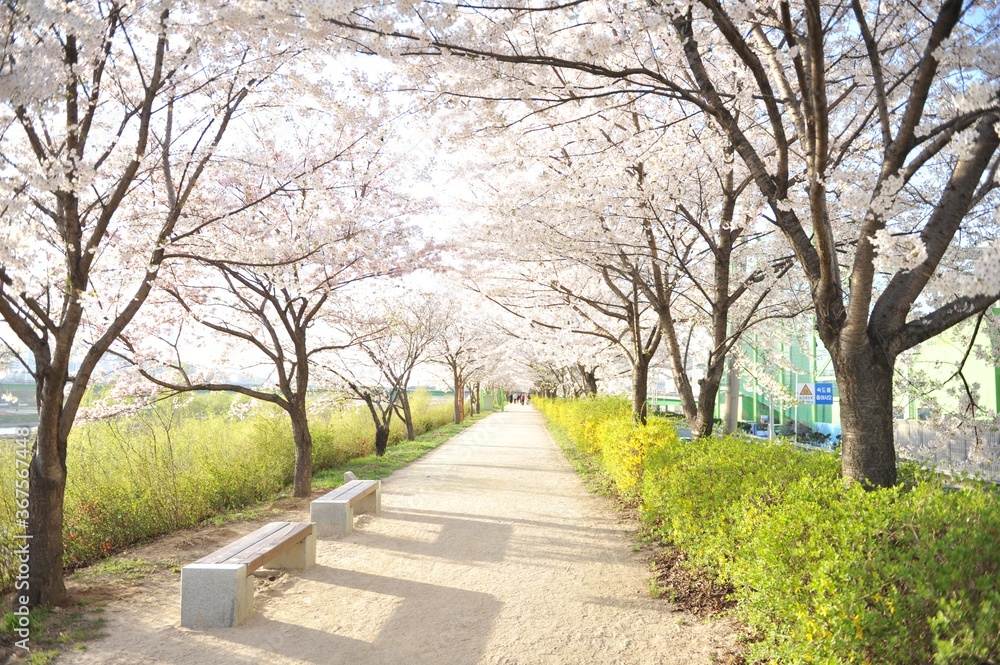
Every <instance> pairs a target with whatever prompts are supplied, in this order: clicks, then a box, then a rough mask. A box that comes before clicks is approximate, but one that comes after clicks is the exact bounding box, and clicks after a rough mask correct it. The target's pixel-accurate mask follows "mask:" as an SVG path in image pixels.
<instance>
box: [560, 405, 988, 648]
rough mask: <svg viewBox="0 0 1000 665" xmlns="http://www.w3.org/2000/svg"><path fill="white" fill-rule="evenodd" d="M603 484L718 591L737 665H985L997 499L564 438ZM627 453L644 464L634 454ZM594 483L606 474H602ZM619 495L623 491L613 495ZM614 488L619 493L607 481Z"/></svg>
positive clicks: (730, 449) (609, 428)
mask: <svg viewBox="0 0 1000 665" xmlns="http://www.w3.org/2000/svg"><path fill="white" fill-rule="evenodd" d="M542 408H543V411H545V412H546V413H549V412H553V413H556V414H560V417H561V418H563V419H564V423H565V424H563V423H560V425H561V426H563V427H564V428H565V429H567V431H568V430H570V429H573V428H574V427H575V431H578V432H580V431H594V429H595V428H596V431H597V432H598V436H596V437H595V438H594V439H593V440H590V441H587V442H578V445H580V447H581V448H585V449H593V450H596V451H598V452H599V453H600V454H596V455H595V456H594V458H595V459H596V460H597V461H598V462H599V463H601V464H602V465H603V466H604V467H605V468H609V467H614V466H617V468H618V470H617V471H616V472H615V473H614V474H613V475H617V476H618V477H620V478H626V479H629V478H635V477H636V473H635V461H636V459H637V458H639V457H640V456H643V455H644V459H645V464H644V469H643V471H642V474H641V478H642V481H641V482H642V484H641V510H642V514H643V517H644V519H645V520H646V521H647V523H648V525H649V527H650V529H651V530H652V531H653V533H655V534H658V535H659V536H660V537H661V538H663V539H664V540H669V541H671V542H673V543H675V544H676V545H678V546H680V547H682V548H683V549H684V550H685V552H686V554H687V558H688V560H689V562H691V565H693V566H695V567H697V568H699V569H702V570H705V571H707V572H709V573H710V574H712V575H714V576H715V577H717V578H718V579H719V580H721V581H725V582H728V583H730V584H732V586H733V587H734V589H735V591H734V598H735V600H736V601H737V610H736V611H737V613H738V615H739V617H740V618H741V620H742V621H743V622H744V623H745V624H746V625H747V626H748V627H749V628H750V630H751V632H752V633H753V634H754V635H755V638H756V639H755V640H753V641H752V643H751V647H750V651H751V653H750V660H751V662H755V663H757V662H767V663H825V664H827V665H834V664H840V663H877V664H888V665H917V664H920V663H937V664H938V665H945V664H947V665H959V664H962V665H965V664H968V665H973V664H977V665H978V664H982V663H996V662H1000V585H998V584H997V580H998V579H1000V495H998V491H997V488H996V487H993V486H985V485H976V484H974V483H969V484H968V486H967V487H966V488H965V489H961V490H958V491H953V490H951V489H949V488H946V487H944V486H942V485H941V483H940V482H939V481H938V480H937V479H936V478H934V477H933V476H932V475H931V474H929V473H927V472H922V471H918V470H915V468H913V467H905V468H904V469H903V470H902V471H903V473H901V475H902V476H903V477H907V478H910V479H912V480H911V481H910V483H909V484H908V485H906V486H901V487H896V488H892V489H887V490H878V491H870V492H866V491H864V490H863V489H862V488H861V487H860V486H859V485H858V484H856V483H854V484H845V483H844V481H843V480H842V479H841V478H840V475H839V466H840V461H839V459H838V458H837V456H836V455H835V454H830V453H815V452H807V451H802V450H799V449H797V448H794V447H792V446H789V445H784V444H781V443H777V444H776V443H766V442H757V441H750V440H746V439H742V438H739V437H724V438H709V439H701V440H698V441H694V442H689V443H681V442H678V441H677V440H676V438H675V437H672V436H670V434H669V433H668V434H667V435H666V436H663V438H662V440H656V438H657V436H662V435H658V434H657V433H656V429H657V428H658V427H659V424H658V423H657V422H656V421H652V422H653V424H652V427H650V428H647V432H648V436H649V438H650V439H652V440H653V441H652V442H650V443H637V442H636V440H635V437H636V435H635V434H634V433H632V432H631V431H630V430H629V428H628V427H627V426H626V424H625V423H624V422H622V420H621V419H620V417H618V416H612V417H609V418H608V419H607V420H606V421H605V422H604V424H603V425H601V424H596V425H595V424H594V423H593V422H590V423H588V427H589V429H585V428H584V427H583V425H582V424H581V423H579V422H578V423H576V424H575V425H573V424H572V423H566V422H565V420H566V419H568V418H572V417H574V415H573V414H575V413H576V414H578V415H577V416H576V417H577V418H579V419H581V420H582V419H589V417H588V416H586V415H583V414H584V413H585V411H578V408H579V407H576V406H573V405H566V404H558V403H556V404H547V403H545V404H544V405H543V406H542ZM640 451H645V452H644V453H643V452H640ZM609 470H610V469H609ZM629 482H630V481H628V480H626V481H625V486H626V487H628V483H629ZM616 484H621V483H620V481H619V480H617V479H616Z"/></svg>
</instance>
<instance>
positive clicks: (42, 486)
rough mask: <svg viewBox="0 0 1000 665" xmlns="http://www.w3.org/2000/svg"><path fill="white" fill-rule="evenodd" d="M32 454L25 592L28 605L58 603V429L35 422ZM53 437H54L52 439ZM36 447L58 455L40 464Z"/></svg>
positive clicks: (61, 461) (62, 485)
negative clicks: (49, 461) (35, 436)
mask: <svg viewBox="0 0 1000 665" xmlns="http://www.w3.org/2000/svg"><path fill="white" fill-rule="evenodd" d="M39 425H40V426H39V429H38V439H37V440H36V442H35V450H36V452H35V455H34V457H33V458H32V460H31V466H30V467H29V470H28V484H29V489H28V493H29V497H30V503H29V504H28V524H27V529H26V531H27V538H26V539H25V540H23V541H21V542H20V543H19V544H18V545H19V546H20V545H24V546H25V547H26V548H27V550H26V551H25V552H24V554H25V555H26V559H27V563H28V588H27V590H25V591H19V592H18V595H27V597H28V605H29V606H30V607H40V606H42V605H59V604H61V603H63V602H65V601H66V585H65V584H64V583H63V576H62V570H63V501H64V498H65V496H66V441H65V440H59V437H58V429H57V428H48V427H42V426H41V423H39ZM51 439H54V440H55V441H52V440H51ZM40 448H47V449H50V450H56V451H58V459H57V460H56V461H55V462H54V463H51V464H43V456H40V455H39V454H38V452H37V451H38V450H39V449H40Z"/></svg>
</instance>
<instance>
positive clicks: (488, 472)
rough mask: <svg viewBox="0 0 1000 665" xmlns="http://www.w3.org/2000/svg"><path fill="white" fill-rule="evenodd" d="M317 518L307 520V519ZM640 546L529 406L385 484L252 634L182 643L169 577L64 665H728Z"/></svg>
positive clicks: (269, 600)
mask: <svg viewBox="0 0 1000 665" xmlns="http://www.w3.org/2000/svg"><path fill="white" fill-rule="evenodd" d="M302 507H304V504H303V505H302ZM302 507H300V512H299V513H291V515H292V517H291V518H292V519H308V517H307V513H306V512H305V510H302ZM295 515H298V517H295ZM275 519H278V518H275ZM268 521H269V520H268ZM246 527H247V528H246V531H249V530H252V529H253V528H256V525H253V524H251V525H246ZM633 531H634V525H629V524H622V523H621V522H620V520H619V517H618V515H617V513H616V512H615V511H614V510H612V508H611V506H610V505H609V503H608V501H607V500H606V499H604V498H601V497H598V496H595V495H593V494H590V493H589V492H588V491H587V490H586V489H585V487H584V486H583V484H582V483H581V481H580V479H579V478H578V477H577V475H576V474H575V472H574V471H573V469H572V468H571V467H570V465H569V464H568V463H567V462H566V460H565V459H564V458H563V456H562V454H561V452H560V451H559V450H558V447H557V446H556V445H555V443H554V442H553V441H552V439H551V437H550V436H549V434H548V432H547V431H546V429H545V425H544V420H543V418H542V417H541V415H540V414H539V413H538V412H537V411H535V410H534V409H532V408H531V407H530V406H528V407H520V406H516V405H515V406H513V407H508V409H507V411H505V412H503V413H497V414H494V415H492V416H490V417H489V418H487V419H485V420H484V421H482V422H480V423H478V424H476V425H475V426H473V427H472V428H470V429H468V430H466V431H465V432H463V433H462V434H461V435H459V436H458V437H456V438H455V439H453V440H451V441H450V442H448V443H446V444H444V445H443V446H441V447H440V448H438V449H437V450H435V451H434V452H432V453H431V454H429V455H427V456H426V457H424V458H422V459H421V460H419V461H417V462H415V463H414V464H412V465H410V466H408V467H407V468H405V469H402V470H400V471H397V472H395V473H394V474H393V475H392V476H391V477H390V478H388V479H386V480H384V481H383V482H382V512H381V513H379V514H378V515H377V516H367V515H366V516H362V517H360V518H359V519H358V521H357V525H356V528H355V531H354V533H353V534H351V535H350V536H348V537H346V538H342V539H339V540H326V541H323V540H321V541H319V546H318V551H317V562H316V563H317V565H316V567H314V568H312V569H311V570H308V571H305V572H304V573H299V572H293V573H289V574H281V575H278V576H276V577H275V579H274V580H273V581H269V580H267V579H264V580H262V581H259V582H258V583H259V585H260V586H258V591H257V594H256V598H255V601H254V611H253V613H252V614H251V616H250V617H249V618H248V619H247V620H246V621H245V622H244V623H243V624H241V625H240V626H239V627H237V628H230V629H213V630H188V629H185V628H181V627H180V626H179V619H180V603H179V576H178V575H176V574H173V575H166V574H164V575H163V576H162V578H163V579H162V580H161V581H160V582H159V583H158V584H157V583H151V584H148V585H146V586H148V587H149V588H144V589H142V590H141V591H140V592H139V593H135V594H133V595H131V596H130V597H128V598H127V599H125V600H123V601H119V602H117V603H113V604H112V605H111V606H109V608H108V614H109V616H108V626H107V630H108V633H109V635H108V637H106V638H103V639H102V640H99V641H97V642H94V643H91V644H89V645H88V648H87V650H86V651H85V652H83V653H80V654H74V655H73V656H71V657H69V658H66V659H65V660H64V661H61V662H70V663H78V664H81V665H83V664H87V665H93V664H95V663H100V664H102V665H103V664H109V663H121V664H126V663H127V664H128V665H135V664H138V663H157V664H160V663H163V664H168V663H169V664H171V665H211V664H214V663H227V664H229V663H233V664H237V663H238V664H244V663H245V664H247V665H250V664H254V665H256V664H258V663H268V664H270V663H296V664H300V663H305V664H320V663H323V664H334V663H350V664H352V665H390V664H391V665H414V664H417V665H419V664H423V663H427V664H428V665H430V664H434V665H448V664H455V665H459V664H462V665H465V664H468V665H474V664H487V663H488V664H491V665H540V664H554V665H576V664H609V665H610V664H613V663H622V664H624V663H649V664H661V663H662V664H667V663H678V664H685V665H688V664H692V663H710V662H725V661H726V660H728V658H727V656H728V655H729V654H731V653H732V652H733V650H734V645H735V641H736V640H735V636H734V631H733V626H732V625H731V624H730V623H729V622H727V621H712V622H705V621H699V620H698V619H696V618H694V617H693V616H691V615H688V614H686V613H683V612H678V611H676V610H675V609H674V608H672V606H671V605H670V604H669V603H667V602H664V601H662V600H654V599H652V598H650V596H649V593H648V591H647V579H648V577H649V569H648V566H647V564H646V563H645V561H644V559H643V557H642V555H641V554H639V553H635V552H634V551H633V545H634V542H635V541H634V533H633ZM236 535H238V534H235V533H234V534H233V538H235V536H236ZM180 542H181V543H187V544H188V545H190V546H191V548H192V549H190V552H189V553H187V554H186V555H180V558H179V560H183V561H190V560H193V559H195V558H197V557H198V556H201V555H202V554H203V553H205V552H207V551H210V550H211V549H214V548H213V547H207V546H206V545H205V544H204V543H199V541H198V537H197V536H192V537H190V538H189V539H188V540H183V541H180ZM175 546H176V547H178V549H183V547H182V546H181V545H180V544H178V543H175ZM137 554H140V553H137Z"/></svg>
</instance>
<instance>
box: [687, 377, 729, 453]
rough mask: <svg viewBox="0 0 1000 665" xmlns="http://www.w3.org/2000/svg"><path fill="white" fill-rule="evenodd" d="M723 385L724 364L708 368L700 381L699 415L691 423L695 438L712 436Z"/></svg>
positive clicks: (692, 433)
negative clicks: (716, 405) (716, 406)
mask: <svg viewBox="0 0 1000 665" xmlns="http://www.w3.org/2000/svg"><path fill="white" fill-rule="evenodd" d="M720 385H722V362H721V361H720V362H716V363H714V364H713V365H711V366H710V367H709V368H708V373H707V374H705V376H704V377H703V378H702V379H701V380H700V381H698V415H697V416H696V417H695V420H694V422H691V423H690V426H691V435H692V437H694V438H699V437H703V436H712V428H713V427H714V425H715V404H716V402H718V400H719V386H720Z"/></svg>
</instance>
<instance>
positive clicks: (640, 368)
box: [632, 354, 649, 425]
mask: <svg viewBox="0 0 1000 665" xmlns="http://www.w3.org/2000/svg"><path fill="white" fill-rule="evenodd" d="M648 388H649V356H647V355H645V354H640V355H639V357H638V358H637V359H636V361H635V363H634V364H633V365H632V422H634V423H638V424H640V425H645V424H646V412H647V406H646V395H647V394H648V392H649V390H648Z"/></svg>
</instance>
